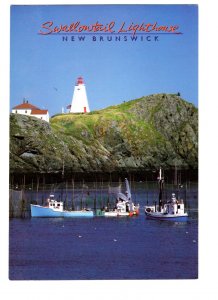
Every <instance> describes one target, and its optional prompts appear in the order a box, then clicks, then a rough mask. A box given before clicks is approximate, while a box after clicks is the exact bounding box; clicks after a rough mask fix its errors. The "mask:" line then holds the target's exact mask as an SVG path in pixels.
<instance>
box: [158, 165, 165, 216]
mask: <svg viewBox="0 0 218 300" xmlns="http://www.w3.org/2000/svg"><path fill="white" fill-rule="evenodd" d="M158 180H159V211H161V208H162V206H163V201H162V200H163V199H162V198H163V182H164V178H163V177H162V170H161V168H160V171H159V177H158Z"/></svg>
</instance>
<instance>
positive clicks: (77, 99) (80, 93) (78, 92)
mask: <svg viewBox="0 0 218 300" xmlns="http://www.w3.org/2000/svg"><path fill="white" fill-rule="evenodd" d="M70 112H71V113H86V112H90V109H89V103H88V99H87V96H86V86H85V84H84V81H83V78H82V77H78V78H77V82H76V85H75V88H74V93H73V99H72V104H71V108H70Z"/></svg>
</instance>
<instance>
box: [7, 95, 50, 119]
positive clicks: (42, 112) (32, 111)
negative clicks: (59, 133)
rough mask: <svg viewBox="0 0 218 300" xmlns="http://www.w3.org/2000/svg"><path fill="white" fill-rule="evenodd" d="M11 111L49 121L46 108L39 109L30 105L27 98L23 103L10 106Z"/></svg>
mask: <svg viewBox="0 0 218 300" xmlns="http://www.w3.org/2000/svg"><path fill="white" fill-rule="evenodd" d="M12 113H14V114H21V115H28V116H31V117H36V118H38V119H41V120H44V121H47V122H49V113H48V110H47V109H40V108H38V107H37V106H35V105H32V104H31V103H29V102H28V100H23V103H21V104H19V105H16V106H15V107H13V108H12Z"/></svg>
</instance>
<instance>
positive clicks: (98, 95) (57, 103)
mask: <svg viewBox="0 0 218 300" xmlns="http://www.w3.org/2000/svg"><path fill="white" fill-rule="evenodd" d="M197 14H198V9H197V6H196V5H91V6H90V5H69V6H67V5H66V6H64V5H59V6H48V5H47V6H46V5H44V6H38V5H35V6H34V5H29V6H28V5H27V6H12V7H11V48H10V51H11V66H10V73H11V75H10V104H11V107H13V106H15V105H17V104H19V103H21V102H22V100H23V98H26V99H28V100H29V102H30V103H32V104H34V105H36V106H38V107H40V108H46V109H49V112H50V115H53V114H56V113H60V112H61V109H62V107H65V108H66V106H67V105H68V104H70V103H71V100H72V95H73V89H74V84H75V82H76V79H77V77H78V76H80V75H81V76H83V78H84V80H85V83H86V89H87V96H88V99H89V105H90V109H91V110H97V109H101V108H104V107H107V106H110V105H115V104H119V103H122V102H123V101H128V100H132V99H136V98H139V97H142V96H146V95H150V94H155V93H177V92H180V93H181V96H182V98H183V99H185V100H187V101H189V102H192V103H193V104H194V105H195V106H197V105H198V52H197V51H198V41H197V38H198V16H197ZM47 21H53V22H54V24H55V25H60V24H64V25H65V24H67V25H70V24H71V23H72V22H77V21H80V22H81V24H86V25H90V24H93V23H96V21H98V22H99V23H103V24H107V23H108V22H111V21H115V24H116V26H115V29H117V28H119V27H120V25H121V24H122V22H125V23H126V26H127V24H128V25H129V24H131V23H132V22H133V23H134V24H141V23H143V22H144V23H155V22H157V23H158V25H179V31H181V32H182V33H183V34H180V35H173V34H162V35H161V34H160V35H158V34H156V35H157V36H158V40H159V41H157V42H155V41H154V35H151V41H150V42H149V41H146V37H148V36H149V35H141V34H140V35H136V36H137V39H138V40H137V41H131V40H130V38H131V36H130V35H126V36H127V39H128V41H124V40H123V39H124V34H123V35H122V36H121V41H115V40H114V39H115V36H117V35H118V34H114V35H115V36H114V35H113V36H112V38H113V40H112V41H107V36H106V35H102V36H103V38H104V41H99V39H100V35H95V34H94V33H93V34H90V35H86V37H85V41H78V35H76V34H73V35H45V36H43V35H40V34H38V33H39V31H40V30H41V29H42V28H41V25H42V24H43V23H44V22H47ZM93 35H95V36H96V37H97V41H92V36H93ZM65 36H67V37H68V41H63V40H62V39H63V37H65ZM71 36H74V37H75V41H70V39H71ZM80 36H84V34H83V33H81V34H80ZM141 37H143V39H144V40H143V41H141V40H140V39H141Z"/></svg>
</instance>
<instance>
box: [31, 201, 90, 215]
mask: <svg viewBox="0 0 218 300" xmlns="http://www.w3.org/2000/svg"><path fill="white" fill-rule="evenodd" d="M31 217H37V218H91V217H94V213H93V211H57V210H53V209H51V208H49V207H43V206H40V205H33V204H31Z"/></svg>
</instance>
